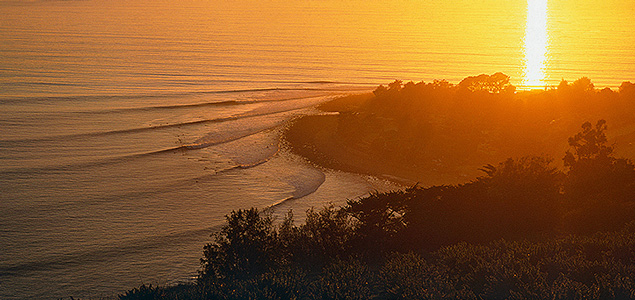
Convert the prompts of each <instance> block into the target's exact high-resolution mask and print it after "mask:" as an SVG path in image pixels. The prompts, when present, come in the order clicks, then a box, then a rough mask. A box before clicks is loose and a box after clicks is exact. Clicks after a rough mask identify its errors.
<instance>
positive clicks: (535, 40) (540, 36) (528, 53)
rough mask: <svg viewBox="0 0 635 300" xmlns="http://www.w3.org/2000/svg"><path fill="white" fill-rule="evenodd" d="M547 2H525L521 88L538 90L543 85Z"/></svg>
mask: <svg viewBox="0 0 635 300" xmlns="http://www.w3.org/2000/svg"><path fill="white" fill-rule="evenodd" d="M547 1H548V0H527V26H526V29H525V39H524V41H525V49H524V52H525V59H524V63H525V65H524V69H523V70H524V72H523V86H524V87H527V88H538V87H542V86H544V85H545V68H546V66H545V65H546V63H547V48H548V43H549V36H548V32H547V10H548V7H547Z"/></svg>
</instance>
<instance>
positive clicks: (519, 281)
mask: <svg viewBox="0 0 635 300" xmlns="http://www.w3.org/2000/svg"><path fill="white" fill-rule="evenodd" d="M497 74H498V73H497ZM497 74H494V75H492V76H488V75H480V76H475V77H469V78H466V80H464V81H463V82H461V83H460V84H459V85H458V86H454V85H452V84H450V83H448V82H447V81H434V82H432V83H428V84H425V83H417V84H415V83H412V82H409V83H406V84H404V83H403V82H401V81H395V82H393V83H391V84H390V85H388V87H383V86H380V87H378V88H377V89H376V90H375V92H374V96H372V98H370V100H368V101H366V102H364V103H361V102H359V101H357V100H359V99H357V100H355V101H353V102H354V105H353V104H350V103H349V100H350V99H349V100H347V102H344V103H343V104H342V105H341V107H345V108H346V109H347V112H346V114H342V115H341V116H338V122H339V123H338V124H337V127H336V131H337V134H339V135H341V136H346V137H348V139H347V140H350V141H352V142H355V143H360V144H363V145H368V146H369V147H373V148H370V149H375V150H376V151H377V153H380V152H381V153H384V154H385V155H383V156H377V157H381V159H379V158H377V160H376V162H377V163H381V162H391V160H393V161H392V162H394V161H395V160H397V159H399V158H400V157H408V156H407V155H404V154H405V153H414V154H415V155H420V157H425V156H426V155H431V154H430V153H429V152H426V151H421V148H420V147H423V146H420V147H415V146H413V145H412V142H409V141H408V140H412V139H413V136H418V137H420V138H421V139H422V140H426V139H427V140H426V141H435V142H440V143H446V144H444V146H447V145H449V144H448V143H447V141H443V140H435V139H434V137H433V136H434V134H433V133H434V131H435V130H441V135H443V134H445V133H448V132H450V133H452V134H455V133H454V132H455V131H456V132H460V131H464V130H465V132H468V133H465V135H464V136H463V135H460V134H458V133H457V136H459V135H460V139H463V140H464V141H463V142H462V143H463V144H462V146H463V147H464V148H470V147H471V146H470V143H471V141H472V140H474V141H477V142H478V141H482V140H483V139H487V138H489V136H490V135H491V134H489V133H487V132H490V131H488V130H494V129H496V128H499V129H500V128H503V127H504V126H505V124H509V123H507V122H509V120H511V119H506V117H505V115H506V113H508V112H512V111H514V110H515V109H517V108H523V109H527V107H528V106H529V105H528V104H523V103H520V102H514V101H513V99H514V97H516V96H514V95H513V94H510V93H506V92H505V90H506V89H507V87H508V86H507V84H508V82H509V81H508V80H509V78H508V77H506V76H505V75H497ZM633 91H635V88H633V84H630V83H624V84H622V87H620V92H619V94H618V93H615V92H612V91H610V90H609V91H603V92H598V91H596V90H595V88H594V86H593V84H592V83H591V82H590V80H588V78H582V79H579V80H577V81H575V82H574V83H573V84H571V85H570V84H569V83H567V82H566V81H563V82H561V84H560V85H559V86H558V89H557V90H552V91H546V92H544V93H541V94H538V95H539V96H538V98H535V99H532V100H536V101H537V102H539V103H543V104H544V105H545V106H544V107H542V108H538V106H539V105H541V104H531V105H535V107H533V108H530V109H529V111H531V110H538V111H543V110H544V111H549V110H550V109H551V108H552V106H550V105H551V104H549V105H547V104H545V103H548V102H549V101H547V100H545V99H543V98H540V97H546V98H548V99H551V100H553V99H557V97H559V96H558V95H560V94H567V95H568V96H567V97H569V98H567V99H573V100H571V102H568V103H566V105H568V106H567V107H569V108H571V109H572V110H575V111H576V112H585V109H588V107H585V105H586V104H585V103H587V102H588V101H596V100H598V99H612V100H611V101H622V100H627V99H628V98H627V97H629V96H628V95H630V94H628V93H632V94H633V95H635V93H633ZM531 95H533V94H531ZM531 95H530V96H528V97H531ZM549 97H553V98H549ZM448 99H450V100H449V101H448ZM541 99H542V100H541ZM503 100H504V101H508V100H509V101H508V102H504V101H503ZM543 100H544V101H543ZM574 100H575V101H574ZM444 101H445V102H444ZM540 101H543V102H540ZM576 101H577V102H576ZM549 103H551V102H549ZM560 105H564V104H560ZM333 107H337V106H333ZM476 107H481V108H486V109H485V110H486V111H487V112H488V113H489V115H488V114H481V115H475V114H474V113H473V111H474V110H475V108H476ZM501 107H504V108H501ZM490 108H491V110H489V111H488V110H487V109H490ZM349 110H350V111H349ZM404 112H408V113H404ZM412 112H416V117H413V114H412ZM470 113H471V114H470ZM541 113H543V112H541ZM625 115H626V113H625ZM439 116H444V117H445V118H447V120H442V119H441V118H440V117H439ZM515 116H520V115H519V114H516V115H515ZM631 116H632V115H631ZM552 117H553V116H547V117H545V120H549V121H553V120H555V118H552ZM510 118H512V117H510ZM530 119H531V118H527V119H526V120H524V119H522V117H519V120H518V122H519V123H520V124H521V125H519V127H523V126H525V125H527V124H529V123H530V122H529V120H530ZM448 120H453V121H456V122H457V124H455V126H447V129H435V126H438V125H439V124H442V123H443V122H448ZM543 121H544V120H543ZM541 122H542V121H541ZM549 123H550V124H552V123H551V122H549ZM353 124H354V126H353ZM578 124H579V123H578ZM527 126H530V125H527ZM441 127H443V126H441ZM468 128H477V129H479V130H480V131H481V132H485V133H483V134H481V135H479V134H476V136H474V137H472V136H470V135H471V133H469V131H467V130H468ZM564 128H568V127H566V126H565V127H564ZM607 128H608V127H607V124H606V122H605V121H604V120H600V121H598V122H597V123H596V124H595V125H592V124H591V123H590V122H585V123H584V124H583V125H582V128H581V129H582V130H581V131H580V132H579V133H577V134H575V135H573V136H572V137H570V138H569V139H568V140H567V142H568V145H569V147H570V148H569V150H568V151H567V152H566V154H565V157H564V159H563V162H564V166H565V170H564V171H560V170H559V169H558V168H557V167H555V166H554V164H553V161H552V159H551V158H549V157H548V156H545V155H542V156H521V157H520V158H515V159H512V158H509V159H505V160H503V161H502V162H501V163H499V164H496V165H492V164H485V166H483V167H482V168H481V169H480V170H481V171H482V172H483V173H484V174H483V175H482V176H480V177H476V179H474V180H472V181H471V182H468V183H462V184H455V185H437V186H430V187H421V186H413V187H411V188H408V189H406V190H403V191H393V192H386V193H379V192H374V193H371V194H370V195H368V196H366V197H364V198H361V199H351V200H348V202H347V204H346V205H345V206H343V207H341V208H336V207H334V206H332V205H331V206H327V207H325V208H323V209H321V210H314V209H311V210H308V211H307V212H306V222H305V223H304V224H300V225H296V224H294V222H293V215H292V213H291V212H290V213H289V214H288V215H287V216H286V217H285V218H284V219H283V220H281V221H280V222H275V220H274V219H273V218H272V216H271V214H269V213H267V212H262V211H258V210H257V209H254V208H252V209H249V210H237V211H234V212H232V213H231V214H230V215H228V216H227V222H226V225H225V226H224V227H223V228H222V229H221V230H220V231H219V232H218V233H216V234H215V235H214V236H213V241H212V242H211V243H210V244H208V245H206V246H205V247H204V252H203V255H204V257H203V258H202V260H201V270H200V272H199V278H198V280H197V281H196V282H195V283H191V284H185V285H178V286H168V287H153V286H141V287H139V288H135V289H132V290H130V291H128V292H126V293H125V294H123V295H120V298H121V299H158V298H165V299H369V298H378V299H404V298H406V299H527V298H530V299H544V298H549V299H600V298H601V299H635V280H634V278H633V274H635V251H633V250H632V249H635V230H633V228H635V201H633V200H635V165H633V163H632V162H630V161H629V160H627V159H623V158H617V157H615V151H614V147H613V145H610V144H608V139H607V137H606V134H605V132H606V130H607ZM428 129H429V130H430V131H426V130H428ZM530 129H535V127H534V128H531V127H529V129H522V130H521V129H519V130H518V131H513V130H511V131H509V132H508V133H509V136H505V135H501V136H500V137H499V138H500V139H501V140H505V139H507V140H508V141H509V143H510V144H513V147H519V145H527V147H532V143H538V142H537V141H538V140H540V139H539V138H535V136H531V137H528V136H526V135H523V134H520V133H522V132H524V131H523V130H530ZM443 130H448V131H443ZM542 132H543V133H544V131H542ZM437 134H439V133H438V132H437ZM511 136H514V137H515V136H519V137H524V138H525V139H526V140H527V141H514V140H513V138H510V137H511ZM369 137H370V139H369ZM366 139H368V140H370V142H368V141H367V140H366ZM345 145H346V144H345ZM481 145H482V143H481V144H478V146H479V147H480V146H481ZM479 147H473V148H470V150H471V151H472V152H478V151H480V150H478V149H481V148H479ZM510 147H511V146H510ZM395 148H400V149H401V151H399V152H398V153H392V152H391V151H393V150H394V149H395ZM446 149H448V148H446ZM426 150H427V148H426ZM382 151H383V152H382ZM448 151H452V150H448ZM563 151H564V149H563ZM370 152H372V151H370ZM422 152H425V153H422ZM430 152H433V151H430ZM466 153H467V152H466ZM560 153H562V152H560ZM456 154H457V157H459V156H460V155H462V153H460V152H457V153H456ZM448 155H450V154H448ZM465 155H466V156H467V155H474V157H476V154H474V153H469V154H465ZM391 157H392V158H391ZM368 158H369V159H371V160H372V159H373V156H372V155H369V157H368ZM428 158H431V157H428ZM472 158H473V157H472ZM465 159H466V160H467V159H468V158H465ZM470 159H471V158H470ZM629 222H630V223H629ZM627 223H628V224H627ZM626 224H627V225H626Z"/></svg>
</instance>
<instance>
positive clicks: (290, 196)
mask: <svg viewBox="0 0 635 300" xmlns="http://www.w3.org/2000/svg"><path fill="white" fill-rule="evenodd" d="M176 3H177V2H174V1H170V2H168V1H93V0H89V1H0V11H1V12H2V15H3V17H2V18H1V19H0V162H1V163H0V188H1V190H2V193H0V298H2V299H19V298H29V297H35V298H56V297H63V296H75V297H78V296H79V297H102V296H113V295H115V294H116V293H118V292H122V291H124V290H126V289H130V288H131V287H134V286H137V285H139V284H141V283H155V284H156V283H159V284H163V283H171V282H178V281H184V280H189V279H190V278H192V276H195V275H196V270H197V268H198V259H199V258H200V256H201V253H202V251H201V250H202V246H203V245H204V244H205V243H206V242H208V241H209V240H210V239H209V237H208V236H209V234H210V233H211V232H212V231H213V230H214V229H215V228H218V226H219V225H220V224H222V221H223V216H224V215H225V214H227V213H229V212H230V211H231V210H232V209H237V208H248V207H252V206H254V207H259V208H265V207H273V208H274V213H275V214H277V215H281V214H283V213H284V212H285V211H287V210H288V209H291V208H292V209H294V210H295V211H296V216H298V215H302V213H301V212H302V211H304V210H305V209H307V208H309V207H311V206H317V207H320V206H322V205H324V204H325V203H328V202H334V203H336V204H339V203H343V201H344V200H345V199H346V198H354V197H358V196H361V195H364V194H365V193H367V192H368V191H370V190H374V189H379V190H385V189H391V188H394V187H395V186H394V185H393V184H391V183H390V182H386V181H383V180H379V179H376V178H372V177H366V176H359V175H353V174H347V173H342V172H337V171H332V170H324V169H320V168H317V167H315V166H313V165H311V164H310V163H309V162H306V161H304V160H302V159H301V158H298V157H296V156H294V155H292V154H290V153H288V151H286V150H285V149H284V147H283V146H281V144H280V134H281V132H282V130H283V128H284V126H285V125H286V124H287V122H288V121H289V120H291V119H293V118H294V117H297V116H300V115H303V114H311V113H315V112H314V111H313V109H312V108H311V107H312V106H314V105H315V104H317V103H320V102H322V101H326V100H328V99H331V98H332V97H335V96H337V95H342V94H348V93H357V92H362V91H369V90H372V88H373V87H374V86H375V85H377V84H386V83H388V82H390V81H392V80H394V79H403V80H414V81H420V80H425V81H431V80H433V79H447V80H449V81H451V82H458V81H460V80H461V79H462V78H464V77H466V76H470V75H477V74H481V73H490V74H491V73H494V72H499V71H500V72H504V73H506V74H508V75H510V76H511V77H512V80H513V83H514V84H516V85H519V86H522V85H540V84H546V85H556V84H557V83H558V82H559V81H560V80H561V79H563V78H564V79H567V80H570V81H571V80H575V79H577V78H579V77H582V76H587V77H589V78H591V79H592V80H593V82H594V83H595V84H596V86H600V87H605V86H608V87H613V88H614V87H616V86H618V85H619V84H620V83H621V82H622V81H627V80H630V81H635V35H633V34H632V33H633V32H635V20H634V18H635V17H634V16H635V2H633V1H631V0H609V1H590V0H582V1H569V0H550V1H548V2H546V3H544V4H545V5H544V6H543V5H541V4H540V3H533V4H534V6H535V7H542V8H540V9H538V13H537V14H536V16H540V15H541V14H543V13H544V14H545V16H546V20H545V22H544V23H540V22H537V21H536V20H538V21H540V18H534V17H530V18H529V20H528V18H527V16H528V15H530V16H532V14H531V11H532V10H531V9H530V7H531V6H528V3H527V2H526V1H516V0H512V1H509V0H471V1H467V0H460V1H453V2H451V3H450V2H448V1H441V0H432V1H414V0H412V1H408V0H403V1H390V2H387V1H361V0H351V1H329V0H326V1H278V0H273V1H203V0H194V1H179V2H178V5H176ZM532 22H533V23H532ZM540 24H544V26H543V25H540ZM534 27H535V28H539V30H538V31H539V32H536V30H531V31H530V30H528V28H534ZM532 53H534V54H532ZM535 53H538V55H536V54H535ZM533 57H537V58H533ZM528 70H537V71H532V72H533V73H535V74H539V75H537V78H528V75H527V74H528V73H531V72H528ZM536 83H538V84H536Z"/></svg>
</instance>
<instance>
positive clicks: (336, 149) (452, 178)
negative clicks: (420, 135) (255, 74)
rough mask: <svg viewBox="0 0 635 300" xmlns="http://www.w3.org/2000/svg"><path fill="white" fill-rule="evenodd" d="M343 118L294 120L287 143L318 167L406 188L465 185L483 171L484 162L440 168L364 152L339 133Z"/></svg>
mask: <svg viewBox="0 0 635 300" xmlns="http://www.w3.org/2000/svg"><path fill="white" fill-rule="evenodd" d="M334 101H336V100H334ZM327 103H329V102H327ZM339 117H340V116H339V115H338V114H332V113H331V114H317V115H307V116H302V117H299V118H298V119H295V120H293V121H292V122H291V124H290V125H289V126H288V127H287V129H286V130H285V132H284V134H283V139H284V141H285V144H286V146H287V147H288V148H289V150H290V151H291V152H293V153H295V154H297V155H300V156H302V157H304V158H306V159H308V160H309V161H310V162H312V163H314V164H316V165H318V166H321V167H324V168H329V169H334V170H339V171H344V172H349V173H357V174H363V175H370V176H374V177H378V178H382V179H386V180H389V181H392V182H394V183H396V184H399V185H402V186H404V187H411V186H414V185H420V186H433V185H449V184H461V183H466V182H469V181H471V180H473V179H475V178H476V177H477V176H478V174H479V173H478V168H479V167H481V166H480V165H474V166H471V165H466V166H462V167H460V168H456V167H454V168H453V167H450V168H449V169H448V170H439V166H437V165H436V163H435V162H428V163H426V162H421V161H403V162H395V161H387V160H381V158H378V157H377V155H374V154H376V153H371V152H373V151H368V152H367V151H364V150H367V149H364V148H365V147H364V145H359V144H350V143H347V142H346V141H342V140H341V138H338V137H337V136H336V135H335V132H336V131H337V126H338V121H339ZM366 148H367V147H366Z"/></svg>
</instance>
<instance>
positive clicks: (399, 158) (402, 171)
mask: <svg viewBox="0 0 635 300" xmlns="http://www.w3.org/2000/svg"><path fill="white" fill-rule="evenodd" d="M321 108H322V109H323V110H326V111H331V112H338V113H339V115H338V116H331V117H330V118H331V119H332V121H331V122H332V123H334V124H333V125H332V129H331V130H330V132H324V133H322V135H324V136H325V137H322V139H323V140H324V141H323V142H322V144H323V145H317V146H316V147H304V148H302V147H296V148H295V149H294V150H297V151H296V152H298V153H299V154H301V155H304V156H309V157H311V156H317V157H320V156H326V157H329V156H332V157H336V156H337V155H336V154H337V151H338V149H354V150H355V151H357V153H359V154H358V156H364V157H365V158H364V160H365V161H367V162H369V164H370V165H369V166H368V167H367V168H364V169H366V170H367V171H372V170H373V169H378V168H379V169H381V171H382V172H384V173H399V174H398V175H401V176H403V177H408V178H410V179H413V180H415V181H420V182H431V180H432V181H433V182H435V181H434V180H433V179H431V178H430V177H433V176H431V174H432V175H437V176H441V175H444V174H455V175H456V174H464V175H467V176H464V177H467V178H474V177H475V176H476V175H477V173H476V172H475V171H474V170H476V169H477V168H478V166H481V165H484V164H488V163H492V162H497V161H502V160H504V159H506V158H508V157H521V156H527V155H541V154H546V155H550V156H553V157H556V156H558V155H561V154H560V153H562V152H563V151H564V150H565V149H566V147H567V143H566V140H567V137H568V136H569V135H570V134H571V132H575V131H576V130H577V128H578V127H579V126H580V124H582V123H583V122H586V121H589V120H598V119H606V120H610V122H611V128H610V137H611V139H612V140H613V141H615V142H617V143H618V144H620V145H621V146H622V147H621V148H620V151H621V154H623V155H624V156H625V157H631V158H633V157H635V148H633V147H632V144H633V143H635V119H634V118H633V116H634V115H635V84H632V83H630V82H624V83H623V84H622V85H621V86H620V88H619V90H617V91H614V90H611V89H608V88H604V89H601V90H600V89H596V88H595V87H594V85H593V83H592V82H591V81H590V80H589V79H588V78H581V79H578V80H576V81H575V82H573V83H568V82H566V81H564V80H563V81H562V82H561V83H560V84H559V85H558V86H557V87H553V88H547V89H545V90H537V91H516V88H515V87H514V86H512V85H511V84H510V83H509V77H508V76H506V75H504V74H502V73H496V74H493V75H479V76H474V77H468V78H466V79H464V80H463V81H461V82H460V83H459V84H456V85H455V84H451V83H449V82H447V81H439V80H435V81H433V82H431V83H425V82H419V83H413V82H408V83H405V84H404V83H403V82H401V81H395V82H393V83H391V84H389V85H388V86H379V87H378V88H377V89H375V91H374V92H373V94H372V95H368V96H366V97H360V96H353V97H348V98H344V99H340V100H336V101H333V102H330V103H325V104H324V105H322V106H321ZM316 118H317V117H316ZM321 119H322V123H324V124H320V126H327V125H328V124H326V123H327V121H328V120H327V119H326V117H322V118H321ZM310 121H311V118H304V119H300V120H298V122H297V124H296V125H297V126H296V127H302V126H303V124H304V123H308V122H310ZM291 138H292V139H294V138H295V137H294V136H291ZM298 139H302V138H301V137H300V138H296V139H295V140H298ZM295 140H294V141H293V142H296V143H298V142H297V141H295ZM331 145H334V146H331ZM309 146H311V145H309ZM329 147H330V148H329ZM329 149H331V150H330V151H329ZM311 151H313V152H316V153H310V152H311ZM340 154H341V153H340ZM340 160H341V161H340V163H346V162H347V161H350V160H355V158H354V157H351V158H343V159H340ZM560 162H561V161H559V160H558V161H557V162H556V163H560ZM357 164H358V165H361V163H357ZM560 166H561V164H560ZM333 167H337V165H333ZM426 172H427V173H426ZM378 175H379V174H378ZM446 177H447V176H446ZM448 181H449V180H447V179H446V180H445V181H441V182H438V181H437V182H435V184H441V183H448ZM460 182H465V180H464V179H461V178H458V179H457V180H452V183H460Z"/></svg>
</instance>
